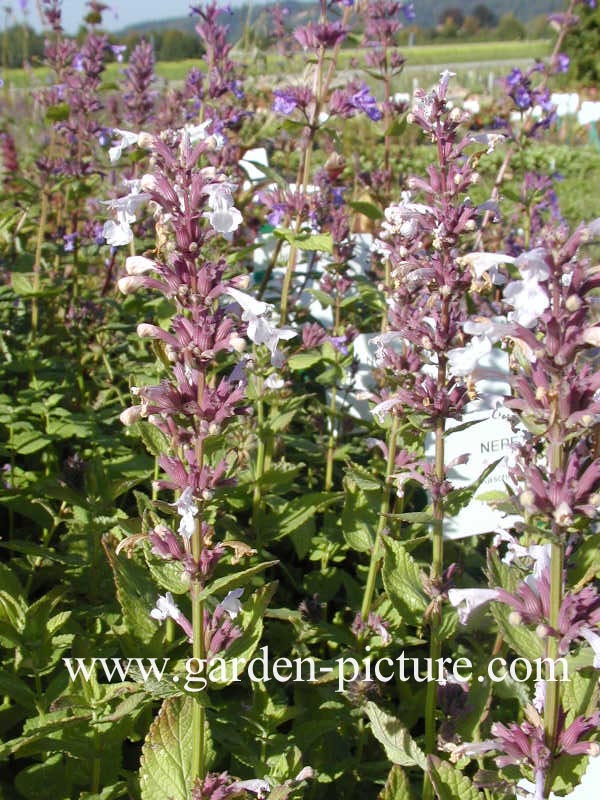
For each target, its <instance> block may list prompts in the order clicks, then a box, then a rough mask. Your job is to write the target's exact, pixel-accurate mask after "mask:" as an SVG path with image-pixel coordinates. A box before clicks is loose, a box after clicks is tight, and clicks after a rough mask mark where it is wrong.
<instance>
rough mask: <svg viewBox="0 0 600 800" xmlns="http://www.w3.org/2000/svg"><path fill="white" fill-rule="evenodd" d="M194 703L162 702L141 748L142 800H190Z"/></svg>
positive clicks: (186, 700)
mask: <svg viewBox="0 0 600 800" xmlns="http://www.w3.org/2000/svg"><path fill="white" fill-rule="evenodd" d="M195 702H196V701H195V700H193V699H192V698H191V697H187V696H182V697H169V698H167V699H166V700H165V701H164V702H163V704H162V706H161V708H160V711H159V712H158V716H157V717H156V719H155V720H154V722H153V723H152V726H151V727H150V730H149V731H148V735H147V736H146V740H145V742H144V746H143V747H142V759H141V762H140V790H141V797H142V800H166V799H167V798H168V800H189V796H190V789H191V784H192V718H193V711H192V709H193V706H194V703H195Z"/></svg>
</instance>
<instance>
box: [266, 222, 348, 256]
mask: <svg viewBox="0 0 600 800" xmlns="http://www.w3.org/2000/svg"><path fill="white" fill-rule="evenodd" d="M273 235H274V236H278V237H279V238H280V239H285V240H286V242H289V243H290V244H291V245H293V246H294V247H297V248H298V250H319V251H321V252H323V253H332V252H333V238H332V236H331V234H330V233H308V232H301V233H295V232H294V231H290V230H285V229H283V228H276V229H275V230H274V231H273Z"/></svg>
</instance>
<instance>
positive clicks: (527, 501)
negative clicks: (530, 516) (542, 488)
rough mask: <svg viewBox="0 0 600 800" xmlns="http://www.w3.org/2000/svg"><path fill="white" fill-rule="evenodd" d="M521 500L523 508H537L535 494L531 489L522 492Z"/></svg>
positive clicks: (529, 509)
mask: <svg viewBox="0 0 600 800" xmlns="http://www.w3.org/2000/svg"><path fill="white" fill-rule="evenodd" d="M519 501H520V503H521V505H522V506H523V508H525V509H527V510H528V511H531V510H532V509H534V508H535V495H534V493H533V492H532V491H531V489H526V490H525V491H524V492H521V496H520V497H519Z"/></svg>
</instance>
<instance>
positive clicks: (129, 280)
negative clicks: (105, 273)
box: [117, 275, 142, 294]
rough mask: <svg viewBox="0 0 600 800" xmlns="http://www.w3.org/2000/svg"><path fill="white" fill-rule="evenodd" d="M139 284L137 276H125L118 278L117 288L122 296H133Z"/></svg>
mask: <svg viewBox="0 0 600 800" xmlns="http://www.w3.org/2000/svg"><path fill="white" fill-rule="evenodd" d="M141 283H142V282H141V281H140V276H139V275H126V276H125V277H124V278H119V280H118V281H117V288H118V290H119V291H120V292H121V293H122V294H133V292H135V291H136V289H138V288H139V287H140V286H141Z"/></svg>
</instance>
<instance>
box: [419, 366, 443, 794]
mask: <svg viewBox="0 0 600 800" xmlns="http://www.w3.org/2000/svg"><path fill="white" fill-rule="evenodd" d="M445 372H446V367H445V361H444V360H443V359H441V358H440V366H439V373H440V374H439V375H438V379H439V381H440V385H444V384H445V381H446V374H445ZM435 474H436V478H437V480H438V482H439V483H441V482H442V481H443V480H444V478H445V475H446V467H445V461H444V419H443V418H440V419H438V420H437V422H436V428H435ZM432 536H433V543H432V561H431V573H430V581H431V584H432V585H435V584H436V583H437V582H438V581H439V580H440V578H441V577H442V573H443V571H444V501H443V499H442V497H439V496H438V497H437V498H436V499H435V501H434V503H433V529H432ZM441 622H442V610H441V607H440V608H437V609H434V610H433V611H432V614H431V619H430V642H429V657H430V658H431V662H430V663H431V664H432V665H433V664H435V663H436V662H437V659H439V658H440V656H441V652H442V642H441V639H440V637H439V629H440V626H441ZM437 688H438V687H437V683H436V682H435V681H429V682H428V684H427V694H426V699H425V752H426V753H433V752H435V749H436V740H437V730H436V728H437V726H436V719H435V716H436V709H437ZM433 796H434V790H433V784H432V783H431V781H430V779H429V777H428V776H427V775H425V776H424V784H423V800H432V798H433Z"/></svg>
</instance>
